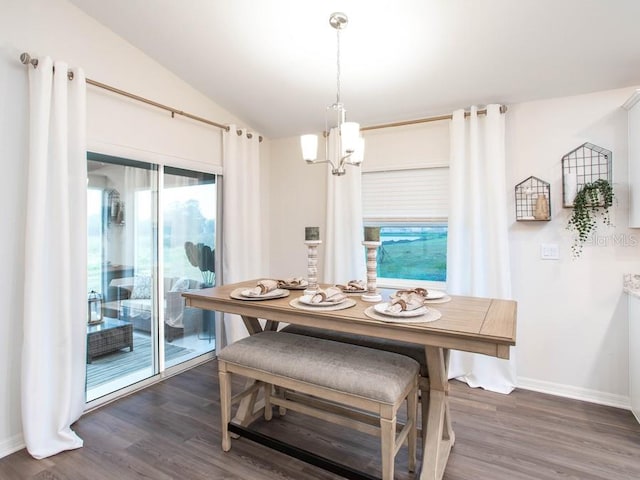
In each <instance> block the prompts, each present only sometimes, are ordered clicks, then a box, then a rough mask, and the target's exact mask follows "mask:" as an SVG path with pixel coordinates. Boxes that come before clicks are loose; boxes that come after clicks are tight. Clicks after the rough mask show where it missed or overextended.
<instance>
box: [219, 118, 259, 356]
mask: <svg viewBox="0 0 640 480" xmlns="http://www.w3.org/2000/svg"><path fill="white" fill-rule="evenodd" d="M246 133H247V132H246V131H244V130H243V131H242V134H241V135H238V134H237V133H236V126H235V125H230V129H229V131H223V134H222V142H223V162H224V175H223V185H222V191H223V206H222V208H223V233H222V263H223V272H224V282H225V283H235V282H242V281H244V280H249V279H251V278H256V277H259V276H261V275H262V274H263V272H262V271H261V269H262V253H261V252H262V247H261V242H260V240H261V227H260V143H259V135H257V134H253V135H252V138H247V134H246ZM224 318H225V320H224V328H225V332H226V339H227V343H228V344H230V343H233V342H235V341H236V340H239V339H240V338H242V337H246V336H247V331H246V329H245V328H244V324H243V323H242V321H241V320H240V317H238V316H237V315H229V314H225V317H224Z"/></svg>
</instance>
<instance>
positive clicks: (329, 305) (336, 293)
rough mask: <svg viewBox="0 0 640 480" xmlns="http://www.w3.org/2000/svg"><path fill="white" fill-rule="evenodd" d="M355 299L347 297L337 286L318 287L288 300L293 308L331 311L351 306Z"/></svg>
mask: <svg viewBox="0 0 640 480" xmlns="http://www.w3.org/2000/svg"><path fill="white" fill-rule="evenodd" d="M355 304H356V301H355V300H354V299H352V298H349V297H347V295H345V294H344V293H343V292H342V290H340V289H339V288H338V287H328V288H326V289H319V290H317V291H315V292H312V293H306V294H305V295H302V296H301V297H298V298H294V299H293V300H291V301H290V302H289V305H291V306H292V307H294V308H298V309H300V310H308V311H333V310H344V309H345V308H350V307H353V306H354V305H355Z"/></svg>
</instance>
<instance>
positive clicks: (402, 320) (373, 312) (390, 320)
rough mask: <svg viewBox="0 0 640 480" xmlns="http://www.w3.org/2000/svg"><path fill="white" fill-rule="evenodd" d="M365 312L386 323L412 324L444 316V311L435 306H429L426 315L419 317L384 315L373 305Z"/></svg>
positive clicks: (432, 320) (427, 321)
mask: <svg viewBox="0 0 640 480" xmlns="http://www.w3.org/2000/svg"><path fill="white" fill-rule="evenodd" d="M364 314H365V315H366V316H367V317H369V318H373V319H374V320H380V321H381V322H385V323H410V324H414V323H429V322H435V321H436V320H438V319H439V318H440V317H442V313H440V311H438V310H436V309H435V308H428V309H427V313H425V314H424V315H420V316H418V317H391V316H389V315H382V314H381V313H378V312H376V310H375V308H373V305H372V306H370V307H369V308H367V309H366V310H365V311H364Z"/></svg>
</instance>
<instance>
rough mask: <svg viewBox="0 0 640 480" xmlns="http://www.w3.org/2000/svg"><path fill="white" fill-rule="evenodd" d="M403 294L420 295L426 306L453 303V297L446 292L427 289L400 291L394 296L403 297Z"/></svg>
mask: <svg viewBox="0 0 640 480" xmlns="http://www.w3.org/2000/svg"><path fill="white" fill-rule="evenodd" d="M403 293H417V294H418V295H420V296H422V297H423V298H424V300H423V302H424V303H425V305H426V304H429V303H447V302H450V301H451V297H450V296H449V295H447V293H446V292H443V291H442V290H433V289H431V288H430V289H426V288H421V287H417V288H412V289H408V290H398V291H397V292H396V293H395V294H394V295H401V294H403Z"/></svg>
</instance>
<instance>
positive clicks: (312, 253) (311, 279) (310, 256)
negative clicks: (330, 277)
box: [304, 240, 322, 295]
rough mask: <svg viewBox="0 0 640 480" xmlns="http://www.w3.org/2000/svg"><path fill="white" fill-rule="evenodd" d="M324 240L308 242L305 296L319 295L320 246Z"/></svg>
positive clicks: (306, 243) (306, 242)
mask: <svg viewBox="0 0 640 480" xmlns="http://www.w3.org/2000/svg"><path fill="white" fill-rule="evenodd" d="M321 243H322V240H306V241H305V242H304V244H305V245H306V246H307V282H308V285H307V288H306V289H305V291H304V294H305V295H315V294H316V293H318V245H320V244H321Z"/></svg>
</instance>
